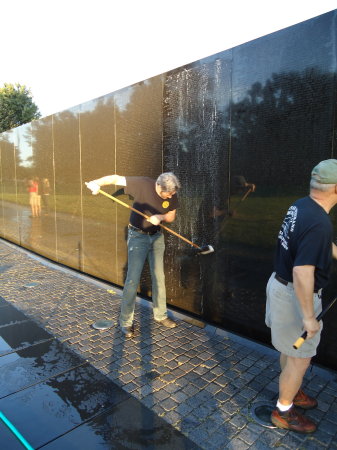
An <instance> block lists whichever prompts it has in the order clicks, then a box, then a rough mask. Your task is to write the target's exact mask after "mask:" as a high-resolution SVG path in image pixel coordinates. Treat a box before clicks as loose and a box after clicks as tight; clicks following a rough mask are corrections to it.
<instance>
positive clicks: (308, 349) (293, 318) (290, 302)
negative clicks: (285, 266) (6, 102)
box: [265, 273, 322, 358]
mask: <svg viewBox="0 0 337 450" xmlns="http://www.w3.org/2000/svg"><path fill="white" fill-rule="evenodd" d="M314 308H315V316H316V317H317V315H318V314H319V313H320V312H321V311H322V300H321V291H320V292H319V293H318V294H314ZM302 318H303V315H302V311H301V308H300V304H299V301H298V299H297V297H296V294H295V291H294V288H293V284H292V283H288V285H287V286H285V285H283V284H281V283H280V282H279V281H277V280H276V279H275V273H273V274H272V275H271V277H270V278H269V281H268V284H267V304H266V318H265V321H266V325H267V326H268V327H269V328H271V339H272V344H273V346H274V347H275V348H276V350H278V351H279V352H281V353H283V354H285V355H288V356H293V357H296V358H311V357H313V356H315V355H316V351H317V347H318V344H319V341H320V337H321V331H322V326H321V330H320V331H319V332H318V333H316V334H315V336H314V337H313V338H312V339H306V340H305V342H304V344H303V345H302V346H301V347H300V348H299V349H298V350H295V349H294V348H293V343H294V342H295V341H296V340H297V339H298V338H299V337H300V336H301V334H302V333H303V328H302V327H303V323H302ZM321 323H322V322H321Z"/></svg>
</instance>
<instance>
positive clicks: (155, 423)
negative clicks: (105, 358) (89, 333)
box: [0, 298, 198, 450]
mask: <svg viewBox="0 0 337 450" xmlns="http://www.w3.org/2000/svg"><path fill="white" fill-rule="evenodd" d="M0 317H1V324H0V411H1V413H2V415H3V416H1V417H4V418H5V420H3V419H2V418H1V417H0V435H1V448H3V449H10V450H16V449H22V448H28V447H24V445H23V443H22V442H23V441H22V438H23V439H24V440H25V442H27V443H28V444H29V445H30V446H31V448H34V449H37V448H46V449H64V448H66V449H78V448H81V449H90V450H92V449H94V448H98V447H99V448H102V449H103V448H106V449H112V448H139V449H142V448H144V449H145V448H146V449H148V448H158V449H160V448H163V449H172V448H182V449H183V448H186V449H187V448H188V449H193V448H195V449H197V448H198V447H197V446H196V445H195V444H194V443H193V442H191V441H190V440H189V439H188V438H186V437H184V436H183V435H182V434H180V433H179V432H178V431H177V430H175V429H174V428H173V427H172V426H171V425H169V424H168V423H167V422H164V421H163V420H162V419H160V418H159V417H157V416H156V414H155V413H153V412H152V411H151V410H149V409H148V408H147V407H145V406H144V405H142V404H141V403H140V402H139V401H138V400H137V399H134V398H132V397H131V395H130V394H128V393H126V392H125V391H124V390H123V389H122V388H121V387H119V386H117V385H116V384H115V383H113V382H112V381H111V380H109V379H108V378H107V377H105V376H104V375H103V374H101V373H100V372H99V371H98V370H97V369H95V368H94V367H93V366H91V365H90V364H89V363H88V362H87V361H85V360H84V359H83V358H82V357H80V356H78V355H76V354H75V353H73V352H72V351H71V350H69V349H68V348H67V347H66V346H65V345H64V344H61V343H60V342H59V341H57V340H56V339H55V338H53V337H52V336H51V335H50V334H49V333H47V332H46V331H45V330H44V329H43V328H41V327H40V326H38V325H37V324H36V323H35V322H32V321H31V320H29V319H28V318H27V317H26V316H25V315H24V314H23V313H21V312H20V311H18V310H17V309H16V308H14V307H13V306H12V305H11V304H9V303H7V302H6V301H4V300H3V299H2V298H0ZM13 336H15V339H14V338H13ZM6 423H7V424H9V425H6Z"/></svg>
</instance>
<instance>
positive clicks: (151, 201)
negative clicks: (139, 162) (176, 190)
mask: <svg viewBox="0 0 337 450" xmlns="http://www.w3.org/2000/svg"><path fill="white" fill-rule="evenodd" d="M125 179H126V186H125V188H124V192H125V194H128V195H131V196H132V197H133V198H134V203H133V207H134V208H135V209H137V210H138V211H140V212H142V213H144V214H146V215H147V216H153V215H154V214H166V213H167V212H169V211H173V210H175V209H177V207H178V197H177V194H174V195H173V196H172V198H168V199H165V200H164V199H162V198H161V197H160V196H159V195H158V194H157V192H156V181H155V180H153V179H152V178H147V177H125ZM130 223H131V225H133V226H134V227H137V228H140V229H141V230H143V231H150V232H154V231H158V230H160V227H159V226H155V225H152V223H150V222H148V221H147V220H146V219H145V218H144V217H142V216H141V215H140V214H137V213H135V212H134V211H132V212H131V216H130Z"/></svg>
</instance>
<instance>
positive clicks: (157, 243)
mask: <svg viewBox="0 0 337 450" xmlns="http://www.w3.org/2000/svg"><path fill="white" fill-rule="evenodd" d="M164 251H165V241H164V235H163V233H161V232H158V233H156V234H153V235H152V236H151V235H148V234H141V233H139V232H137V231H134V230H130V229H129V230H128V273H127V276H126V280H125V284H124V289H123V297H122V304H121V313H120V317H119V323H120V326H122V327H130V326H131V325H132V323H133V317H134V311H135V303H136V296H137V287H138V285H139V281H140V277H141V273H142V270H143V267H144V264H145V260H146V258H147V259H148V261H149V265H150V272H151V279H152V302H153V315H154V318H155V320H163V319H165V318H166V317H167V308H166V288H165V274H164Z"/></svg>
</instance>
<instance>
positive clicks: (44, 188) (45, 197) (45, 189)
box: [41, 178, 50, 216]
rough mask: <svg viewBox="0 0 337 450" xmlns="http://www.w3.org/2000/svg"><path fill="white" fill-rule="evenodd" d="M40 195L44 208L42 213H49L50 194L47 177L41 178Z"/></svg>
mask: <svg viewBox="0 0 337 450" xmlns="http://www.w3.org/2000/svg"><path fill="white" fill-rule="evenodd" d="M41 196H42V204H43V209H44V214H45V215H46V216H48V214H49V196H50V183H49V180H48V178H43V180H42V184H41Z"/></svg>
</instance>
